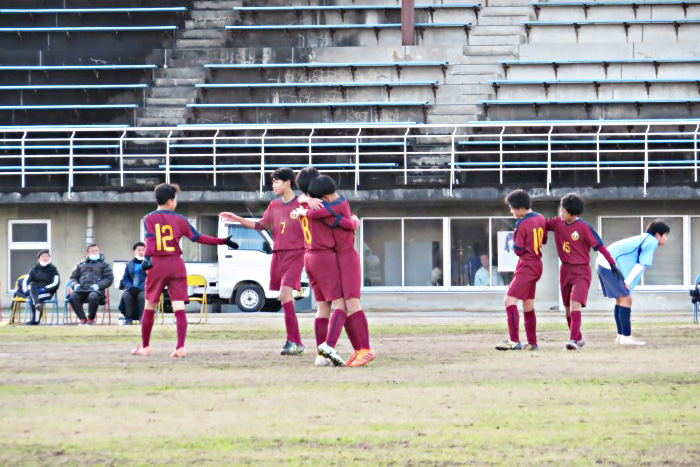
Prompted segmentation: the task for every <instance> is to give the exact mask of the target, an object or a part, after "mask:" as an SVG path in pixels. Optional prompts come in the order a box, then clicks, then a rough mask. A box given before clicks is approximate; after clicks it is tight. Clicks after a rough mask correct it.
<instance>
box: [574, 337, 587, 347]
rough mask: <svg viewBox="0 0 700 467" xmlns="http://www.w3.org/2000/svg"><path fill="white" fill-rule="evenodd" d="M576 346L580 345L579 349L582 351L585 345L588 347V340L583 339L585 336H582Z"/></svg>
mask: <svg viewBox="0 0 700 467" xmlns="http://www.w3.org/2000/svg"><path fill="white" fill-rule="evenodd" d="M576 345H578V348H579V349H580V348H581V347H583V346H584V345H586V338H585V337H583V334H581V338H580V339H579V340H577V341H576Z"/></svg>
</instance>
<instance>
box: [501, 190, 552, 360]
mask: <svg viewBox="0 0 700 467" xmlns="http://www.w3.org/2000/svg"><path fill="white" fill-rule="evenodd" d="M505 202H506V204H507V205H508V207H509V208H510V212H511V214H513V216H515V218H516V219H518V220H517V221H516V222H515V230H514V232H513V248H514V251H515V254H516V255H518V264H517V265H516V266H515V274H514V275H513V280H512V281H511V283H510V286H509V287H508V292H507V293H506V299H505V301H504V304H505V307H506V316H507V317H508V331H509V333H510V338H509V339H508V340H506V341H504V342H503V343H501V344H498V345H497V346H496V349H497V350H521V349H523V348H524V349H525V350H533V351H534V350H539V347H538V345H537V318H536V316H535V289H536V286H537V281H538V280H540V277H542V245H544V244H545V243H547V220H546V219H545V218H544V216H543V215H542V214H538V213H536V212H533V211H532V199H531V198H530V194H529V193H528V192H527V191H525V190H515V191H513V192H511V193H510V194H509V195H508V196H506V199H505ZM519 300H522V302H523V318H524V321H525V334H526V335H527V344H526V345H525V346H524V347H523V346H522V345H521V344H520V329H519V328H520V315H519V314H518V301H519Z"/></svg>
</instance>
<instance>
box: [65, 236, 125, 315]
mask: <svg viewBox="0 0 700 467" xmlns="http://www.w3.org/2000/svg"><path fill="white" fill-rule="evenodd" d="M112 282H114V273H113V272H112V266H110V265H109V263H107V262H106V261H105V260H104V255H102V254H101V253H100V247H99V246H98V245H97V244H95V243H91V244H89V245H88V247H87V255H86V257H85V259H84V260H83V261H81V262H79V263H78V264H77V265H76V266H75V269H73V272H72V273H71V275H70V282H69V284H70V288H71V292H70V295H69V297H68V301H70V304H71V306H72V307H73V311H75V314H76V315H77V316H78V319H79V320H80V323H79V324H81V325H85V324H88V325H92V324H94V323H95V316H96V315H97V308H98V307H99V306H100V305H104V304H105V290H106V289H107V288H108V287H109V286H110V285H112ZM85 302H87V304H88V315H87V318H86V317H85V312H84V311H83V304H84V303H85Z"/></svg>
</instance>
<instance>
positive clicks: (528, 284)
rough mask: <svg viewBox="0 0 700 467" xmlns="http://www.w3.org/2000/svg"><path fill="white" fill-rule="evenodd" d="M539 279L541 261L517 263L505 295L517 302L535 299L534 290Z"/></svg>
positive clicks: (540, 275)
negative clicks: (515, 299)
mask: <svg viewBox="0 0 700 467" xmlns="http://www.w3.org/2000/svg"><path fill="white" fill-rule="evenodd" d="M540 277H542V261H528V262H523V261H518V265H517V266H516V267H515V274H514V275H513V280H512V281H511V283H510V286H509V287H508V293H507V294H506V295H509V296H511V297H515V298H517V299H518V300H531V299H533V298H535V288H536V287H537V281H538V280H540Z"/></svg>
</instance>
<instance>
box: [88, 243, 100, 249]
mask: <svg viewBox="0 0 700 467" xmlns="http://www.w3.org/2000/svg"><path fill="white" fill-rule="evenodd" d="M93 246H96V247H97V248H99V247H100V245H98V244H97V243H90V244H89V245H88V246H87V248H85V251H88V250H89V249H90V248H92V247H93Z"/></svg>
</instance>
